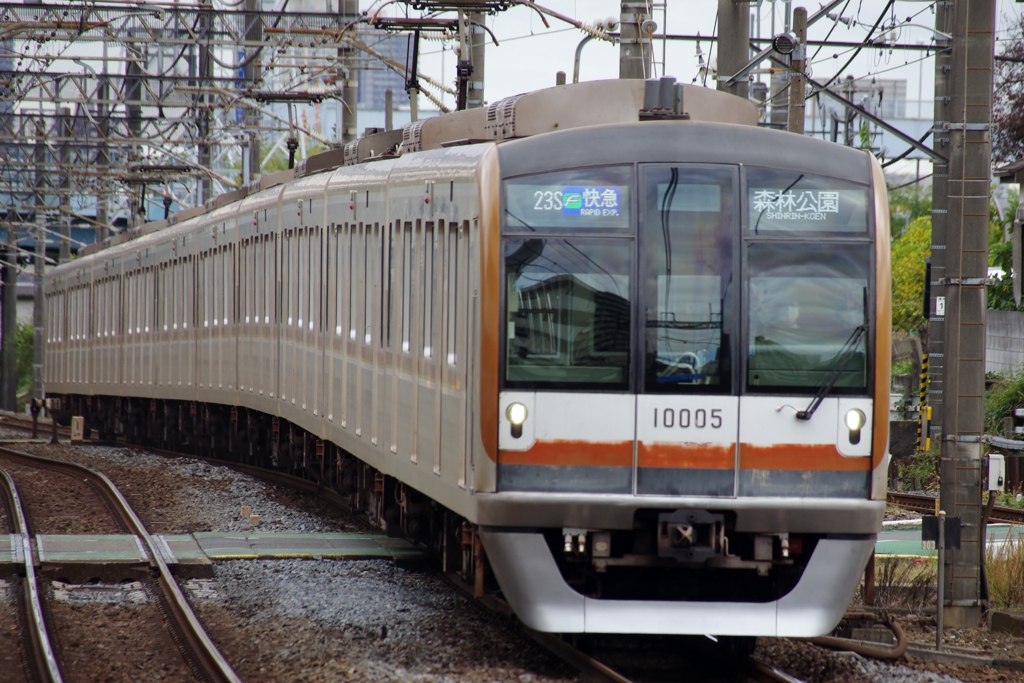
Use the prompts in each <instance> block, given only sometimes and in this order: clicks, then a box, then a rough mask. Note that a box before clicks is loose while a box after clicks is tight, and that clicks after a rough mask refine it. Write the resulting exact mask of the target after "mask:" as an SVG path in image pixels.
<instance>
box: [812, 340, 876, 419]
mask: <svg viewBox="0 0 1024 683" xmlns="http://www.w3.org/2000/svg"><path fill="white" fill-rule="evenodd" d="M867 331H868V326H867V324H864V325H858V326H857V327H855V328H854V329H853V332H851V333H850V337H849V338H848V339H847V340H846V343H845V344H843V348H841V349H839V352H838V353H837V354H836V355H835V356H834V357H833V358H832V363H833V365H832V372H831V373H829V376H828V378H827V379H826V380H825V382H824V384H822V385H821V386H820V387H818V392H817V393H816V394H814V398H812V399H811V403H810V405H809V406H807V408H805V409H804V410H801V411H799V412H797V414H796V419H798V420H810V419H811V417H813V416H814V411H815V410H817V409H818V406H820V405H821V402H822V401H823V400H824V399H825V397H826V396H828V393H829V392H830V391H832V387H834V386H835V385H836V382H837V381H839V375H840V374H841V373H842V371H843V366H844V365H846V362H847V361H848V360H849V359H850V356H852V355H853V353H854V352H855V351H856V350H857V345H858V344H860V340H861V339H862V338H863V337H864V334H865V333H866V332H867Z"/></svg>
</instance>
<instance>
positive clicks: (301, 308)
mask: <svg viewBox="0 0 1024 683" xmlns="http://www.w3.org/2000/svg"><path fill="white" fill-rule="evenodd" d="M297 235H298V239H297V243H296V245H295V246H296V247H298V249H297V251H298V253H297V254H296V263H297V268H298V270H296V271H295V277H296V279H297V281H298V292H297V293H296V303H297V310H296V312H295V319H296V325H297V326H298V327H299V328H300V329H301V328H302V326H303V325H304V324H305V321H307V320H309V315H308V312H309V304H308V302H309V231H308V230H299V231H298V233H297Z"/></svg>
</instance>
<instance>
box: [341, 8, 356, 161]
mask: <svg viewBox="0 0 1024 683" xmlns="http://www.w3.org/2000/svg"><path fill="white" fill-rule="evenodd" d="M338 11H339V13H340V14H341V16H340V17H339V18H338V19H339V21H341V23H342V25H348V24H350V23H352V22H353V21H355V20H356V19H357V18H358V17H359V0H338ZM349 30H350V31H355V30H356V27H355V26H353V27H352V28H351V29H349ZM338 68H339V69H340V72H339V74H338V75H339V76H340V77H341V79H342V88H341V108H342V113H341V119H342V135H341V141H342V142H343V143H349V142H353V141H355V140H356V139H358V138H359V114H358V111H359V109H358V107H359V105H358V100H359V54H358V51H357V50H356V49H355V48H354V47H352V46H351V45H349V44H348V43H342V44H341V47H339V48H338Z"/></svg>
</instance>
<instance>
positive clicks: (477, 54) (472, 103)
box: [466, 12, 487, 109]
mask: <svg viewBox="0 0 1024 683" xmlns="http://www.w3.org/2000/svg"><path fill="white" fill-rule="evenodd" d="M486 19H487V17H486V15H485V14H484V13H483V12H470V13H469V22H470V23H469V63H470V64H471V65H472V67H473V73H471V74H470V75H469V87H468V88H467V89H466V108H467V109H474V108H476V107H482V106H484V54H485V52H484V49H485V48H486V46H487V32H486V31H484V28H483V23H484V21H485V20H486Z"/></svg>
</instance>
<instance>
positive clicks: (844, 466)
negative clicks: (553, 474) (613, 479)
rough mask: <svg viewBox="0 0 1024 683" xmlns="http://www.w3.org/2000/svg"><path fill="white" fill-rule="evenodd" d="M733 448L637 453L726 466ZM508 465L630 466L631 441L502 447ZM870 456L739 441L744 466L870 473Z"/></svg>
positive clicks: (643, 458)
mask: <svg viewBox="0 0 1024 683" xmlns="http://www.w3.org/2000/svg"><path fill="white" fill-rule="evenodd" d="M735 457H736V456H735V446H733V445H717V444H716V445H711V444H697V443H685V444H661V443H654V444H645V443H641V444H640V447H639V453H638V456H637V464H638V465H639V466H640V467H663V468H673V469H709V470H728V469H732V468H733V467H734V466H735V462H736V460H735ZM500 461H501V462H502V463H504V464H507V465H550V466H556V465H562V466H603V467H631V466H632V464H633V442H632V441H616V442H594V441H578V440H564V441H561V440H560V441H538V442H536V443H535V444H534V445H533V446H532V447H531V448H530V449H529V450H526V451H501V456H500ZM870 463H871V459H870V458H846V457H843V456H842V455H840V453H839V451H837V450H836V447H835V446H833V445H831V444H776V445H773V446H753V445H751V444H741V445H740V469H741V470H817V471H831V472H856V471H861V470H864V471H866V470H867V469H868V467H869V465H870Z"/></svg>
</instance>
